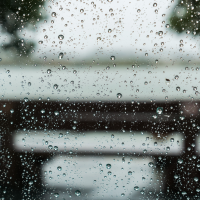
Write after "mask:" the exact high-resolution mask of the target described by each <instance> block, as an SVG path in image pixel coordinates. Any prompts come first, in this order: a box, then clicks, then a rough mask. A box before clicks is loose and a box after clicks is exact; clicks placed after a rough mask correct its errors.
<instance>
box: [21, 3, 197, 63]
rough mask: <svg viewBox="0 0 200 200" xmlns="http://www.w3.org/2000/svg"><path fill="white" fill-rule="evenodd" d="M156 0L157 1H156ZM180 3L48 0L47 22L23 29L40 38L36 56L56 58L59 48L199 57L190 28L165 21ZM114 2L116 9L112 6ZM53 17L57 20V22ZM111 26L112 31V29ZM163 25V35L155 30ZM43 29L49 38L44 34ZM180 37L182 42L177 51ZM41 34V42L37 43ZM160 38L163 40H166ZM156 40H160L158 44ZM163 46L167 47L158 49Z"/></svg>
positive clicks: (78, 55) (73, 52)
mask: <svg viewBox="0 0 200 200" xmlns="http://www.w3.org/2000/svg"><path fill="white" fill-rule="evenodd" d="M155 2H156V3H157V7H153V3H155ZM176 4H177V1H174V2H171V0H166V1H161V0H157V1H156V0H134V1H131V0H123V1H119V0H113V1H112V2H108V1H107V0H102V1H100V0H99V1H94V4H92V1H91V0H79V1H77V0H76V1H75V0H73V1H67V0H60V1H59V0H55V1H49V2H46V5H45V8H44V9H42V11H41V12H42V15H47V18H46V19H47V22H46V23H45V22H44V21H42V22H40V23H38V24H37V28H36V32H35V33H32V32H30V31H29V32H28V31H27V30H26V29H24V30H23V31H22V33H21V34H22V37H24V38H26V39H31V40H35V41H36V42H37V47H36V49H35V50H36V51H35V53H34V55H35V57H36V58H39V57H41V58H42V57H44V56H47V59H57V58H58V54H59V53H60V52H63V53H66V55H65V56H64V58H65V59H66V58H69V59H72V58H73V57H74V58H75V59H83V58H85V57H92V58H101V57H102V56H103V57H108V59H109V58H110V56H111V55H115V57H116V59H133V58H137V57H138V58H141V57H143V59H147V60H148V59H159V60H163V59H166V60H170V59H171V58H172V59H173V60H174V61H176V60H180V57H185V58H186V59H188V60H191V59H193V60H196V59H197V58H198V57H199V56H198V55H197V54H198V48H199V40H198V38H197V37H196V38H195V39H193V36H192V33H191V34H190V35H187V34H186V33H183V34H180V35H178V34H176V33H175V32H174V31H170V30H169V29H167V28H166V27H165V25H166V24H168V23H169V20H168V16H170V13H171V11H172V10H173V9H174V7H175V5H176ZM95 5H96V7H95ZM60 8H63V9H62V10H61V9H60ZM111 8H112V9H113V12H109V9H111ZM81 9H83V10H84V12H83V13H81V12H80V10H81ZM138 10H140V12H138ZM155 10H158V13H156V12H155ZM52 12H56V17H52V16H51V13H52ZM111 13H113V14H114V16H111ZM163 14H165V16H163ZM120 19H121V23H120ZM51 20H54V23H53V24H52V23H51ZM81 20H83V21H81ZM163 21H164V23H162V22H163ZM65 24H67V26H65ZM108 29H111V30H112V32H111V33H108ZM159 31H163V36H158V35H156V32H159ZM60 34H63V35H64V40H63V44H62V45H60V44H59V39H58V35H60ZM24 35H25V36H24ZM45 35H47V36H48V39H44V36H45ZM114 35H116V38H114ZM97 37H101V41H97ZM181 39H183V41H184V42H183V44H184V47H183V48H182V49H183V51H182V52H179V49H180V47H179V44H180V40H181ZM40 40H42V41H43V44H38V41H40ZM53 42H54V43H53ZM161 42H164V45H163V46H162V45H161ZM155 43H157V44H158V45H157V46H154V44H155ZM195 47H196V48H195ZM160 48H163V52H160ZM145 53H148V57H144V55H145Z"/></svg>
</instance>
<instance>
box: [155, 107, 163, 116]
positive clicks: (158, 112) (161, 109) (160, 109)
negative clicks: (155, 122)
mask: <svg viewBox="0 0 200 200" xmlns="http://www.w3.org/2000/svg"><path fill="white" fill-rule="evenodd" d="M156 113H157V114H159V115H161V114H162V113H163V108H162V107H158V108H157V109H156Z"/></svg>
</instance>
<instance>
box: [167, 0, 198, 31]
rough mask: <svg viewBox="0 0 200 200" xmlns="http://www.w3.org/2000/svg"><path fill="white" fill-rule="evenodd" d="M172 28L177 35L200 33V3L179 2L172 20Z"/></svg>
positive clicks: (181, 0) (184, 0)
mask: <svg viewBox="0 0 200 200" xmlns="http://www.w3.org/2000/svg"><path fill="white" fill-rule="evenodd" d="M170 23H171V28H172V29H174V30H175V31H177V33H181V32H184V31H185V32H186V33H187V34H190V33H192V34H194V35H197V34H199V33H200V1H199V0H179V1H178V4H177V5H176V6H175V8H174V10H173V13H172V14H171V18H170Z"/></svg>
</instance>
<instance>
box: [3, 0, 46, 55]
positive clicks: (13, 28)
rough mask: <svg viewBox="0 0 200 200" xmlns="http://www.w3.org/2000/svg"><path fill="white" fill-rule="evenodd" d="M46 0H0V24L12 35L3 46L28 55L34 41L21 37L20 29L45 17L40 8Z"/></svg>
mask: <svg viewBox="0 0 200 200" xmlns="http://www.w3.org/2000/svg"><path fill="white" fill-rule="evenodd" d="M44 3H45V0H0V24H1V27H2V31H3V32H6V33H7V34H8V35H9V36H10V38H11V39H10V41H9V42H8V43H6V44H4V46H3V48H4V49H5V50H7V49H15V50H16V51H17V52H18V54H20V55H27V54H28V53H29V52H30V51H31V49H32V48H33V47H34V43H33V42H32V41H28V40H27V41H25V40H24V39H23V38H20V37H19V31H21V30H23V29H24V28H27V27H29V28H30V27H31V26H32V27H34V25H35V24H36V23H37V22H38V21H40V20H41V19H43V17H42V15H41V14H40V9H41V8H42V7H43V5H44Z"/></svg>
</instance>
